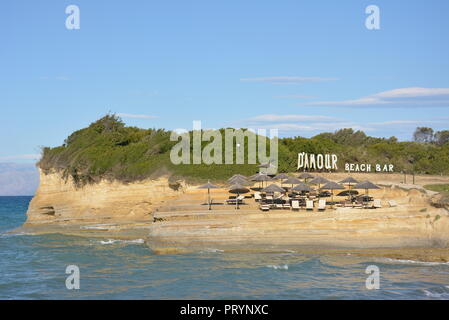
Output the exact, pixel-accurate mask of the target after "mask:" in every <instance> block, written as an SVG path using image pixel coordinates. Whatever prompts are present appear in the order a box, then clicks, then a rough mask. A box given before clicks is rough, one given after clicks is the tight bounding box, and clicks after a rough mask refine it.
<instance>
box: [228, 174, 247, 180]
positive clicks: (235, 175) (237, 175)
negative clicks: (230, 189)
mask: <svg viewBox="0 0 449 320" xmlns="http://www.w3.org/2000/svg"><path fill="white" fill-rule="evenodd" d="M235 178H242V179H247V177H245V176H244V175H242V174H234V175H233V176H232V177H230V178H229V179H228V181H231V180H232V179H235Z"/></svg>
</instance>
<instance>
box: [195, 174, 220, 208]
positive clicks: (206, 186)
mask: <svg viewBox="0 0 449 320" xmlns="http://www.w3.org/2000/svg"><path fill="white" fill-rule="evenodd" d="M218 188H219V187H217V186H216V185H213V184H212V183H210V181H207V183H206V184H203V185H202V186H199V187H198V189H207V203H208V205H209V210H212V207H211V203H210V189H218Z"/></svg>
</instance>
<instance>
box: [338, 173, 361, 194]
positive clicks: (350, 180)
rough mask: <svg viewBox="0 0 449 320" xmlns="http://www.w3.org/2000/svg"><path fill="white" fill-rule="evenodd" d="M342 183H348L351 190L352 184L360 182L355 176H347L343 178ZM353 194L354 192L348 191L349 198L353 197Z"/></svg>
mask: <svg viewBox="0 0 449 320" xmlns="http://www.w3.org/2000/svg"><path fill="white" fill-rule="evenodd" d="M340 183H341V184H347V185H348V188H349V191H351V185H354V184H357V183H359V182H358V181H357V180H356V179H354V178H353V177H347V178H345V179H343V180H341V181H340ZM354 191H355V190H354ZM356 192H357V191H356ZM351 196H352V194H351V192H349V193H348V199H351Z"/></svg>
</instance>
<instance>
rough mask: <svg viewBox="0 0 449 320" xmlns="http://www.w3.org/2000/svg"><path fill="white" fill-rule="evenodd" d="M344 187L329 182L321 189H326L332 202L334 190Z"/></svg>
mask: <svg viewBox="0 0 449 320" xmlns="http://www.w3.org/2000/svg"><path fill="white" fill-rule="evenodd" d="M344 188H345V187H343V186H342V185H339V184H338V183H336V182H333V181H329V182H328V183H326V184H325V185H324V186H322V187H321V189H327V190H330V191H331V195H332V196H331V201H332V202H334V190H337V189H344Z"/></svg>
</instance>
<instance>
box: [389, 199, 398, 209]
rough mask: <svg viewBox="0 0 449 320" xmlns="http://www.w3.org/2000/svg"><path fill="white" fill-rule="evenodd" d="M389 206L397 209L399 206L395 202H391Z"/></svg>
mask: <svg viewBox="0 0 449 320" xmlns="http://www.w3.org/2000/svg"><path fill="white" fill-rule="evenodd" d="M388 204H389V205H390V207H397V206H398V204H397V203H396V201H394V200H389V201H388Z"/></svg>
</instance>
